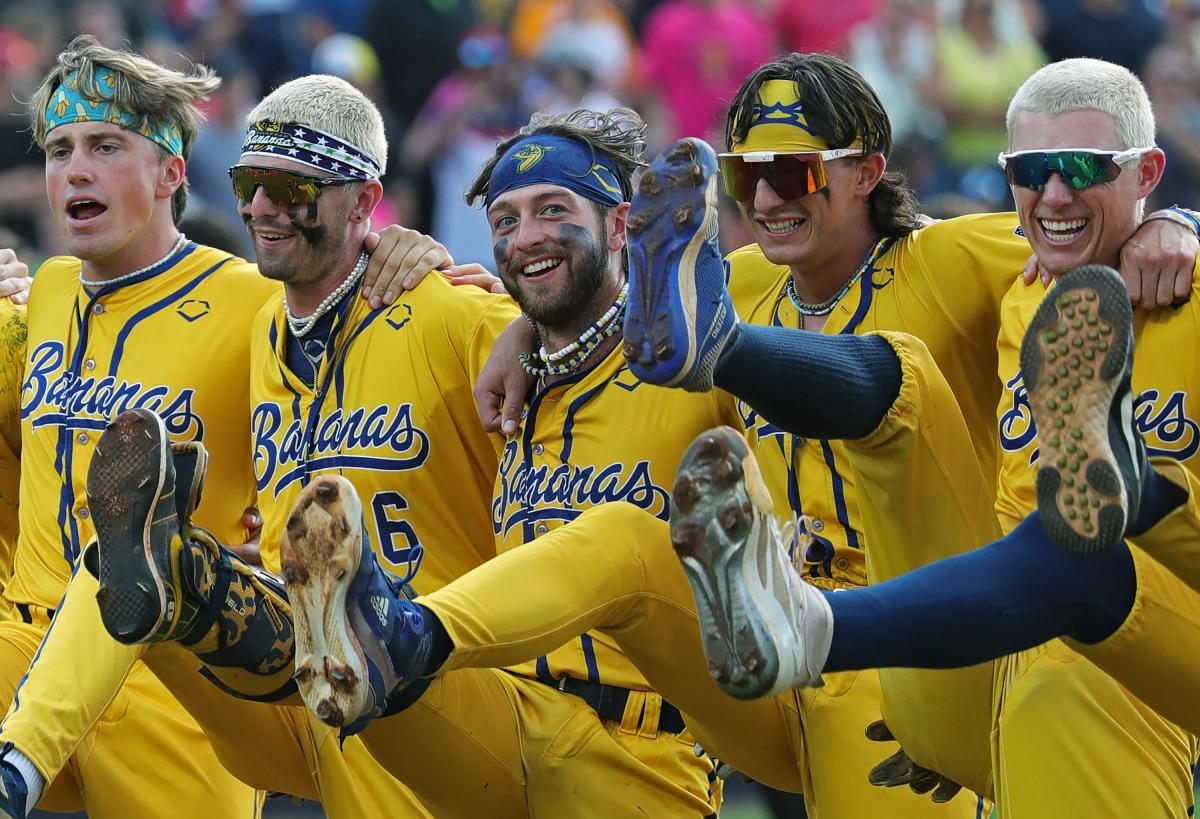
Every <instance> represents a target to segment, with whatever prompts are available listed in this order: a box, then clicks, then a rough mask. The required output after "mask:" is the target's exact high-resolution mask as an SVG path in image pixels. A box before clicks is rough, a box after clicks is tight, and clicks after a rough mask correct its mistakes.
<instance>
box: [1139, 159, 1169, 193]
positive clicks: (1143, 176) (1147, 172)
mask: <svg viewBox="0 0 1200 819" xmlns="http://www.w3.org/2000/svg"><path fill="white" fill-rule="evenodd" d="M1166 167H1167V155H1166V154H1164V153H1163V152H1162V149H1161V148H1153V149H1151V150H1150V151H1147V152H1146V154H1145V155H1144V156H1142V159H1141V161H1140V162H1138V199H1145V198H1146V197H1147V196H1149V195H1150V194H1151V192H1153V190H1154V189H1155V188H1157V187H1158V183H1159V181H1160V180H1161V179H1162V177H1163V171H1164V169H1165V168H1166Z"/></svg>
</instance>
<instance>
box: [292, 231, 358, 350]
mask: <svg viewBox="0 0 1200 819" xmlns="http://www.w3.org/2000/svg"><path fill="white" fill-rule="evenodd" d="M368 259H369V257H368V256H367V253H366V251H363V252H362V253H360V254H358V261H357V262H355V263H354V268H353V269H352V270H351V271H350V274H349V275H348V276H346V278H344V279H342V281H341V283H340V284H338V286H337V287H335V288H333V292H332V293H330V294H329V295H328V296H326V297H325V298H323V299H322V300H321V303H320V304H318V305H317V309H316V310H313V311H312V313H310V314H309V315H307V316H302V317H300V318H297V317H296V316H294V315H292V308H291V306H290V305H288V303H287V297H286V296H285V297H284V299H283V312H284V314H285V315H286V316H287V323H288V329H289V330H291V331H292V335H293V336H295V337H296V338H300V337H301V336H303V335H304V334H305V333H307V332H308V331H309V330H311V329H312V328H313V327H314V326H315V325H316V323H317V322H318V321H320V319H321V316H323V315H325V314H326V313H328V312H329V310H330V308H332V307H333V306H334V305H335V304H337V303H338V302H339V301H341V300H342V296H344V295H346V294H347V293H349V292H350V288H352V287H354V286H355V285H356V284H358V281H359V279H361V278H362V275H363V272H364V271H365V270H366V269H367V261H368Z"/></svg>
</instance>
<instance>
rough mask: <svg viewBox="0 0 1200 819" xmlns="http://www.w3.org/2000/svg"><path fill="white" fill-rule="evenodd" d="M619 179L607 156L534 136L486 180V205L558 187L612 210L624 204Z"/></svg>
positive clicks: (552, 138) (576, 144)
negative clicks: (536, 188) (532, 188)
mask: <svg viewBox="0 0 1200 819" xmlns="http://www.w3.org/2000/svg"><path fill="white" fill-rule="evenodd" d="M620 179H621V175H620V174H619V173H618V172H617V166H616V163H614V162H613V161H612V160H611V159H610V158H609V157H608V156H606V155H605V154H603V153H600V152H598V151H594V150H592V148H591V146H590V145H587V144H586V143H584V142H580V141H579V140H576V139H571V138H570V137H562V136H552V135H550V134H536V135H534V136H527V137H525V138H523V139H520V140H518V141H517V142H515V143H513V145H512V147H510V148H509V149H508V150H507V151H505V152H504V156H502V157H500V161H499V162H497V163H496V167H495V168H494V169H493V170H492V177H491V179H489V180H488V192H487V201H486V203H485V206H490V205H491V204H492V202H494V201H496V197H497V196H499V195H500V194H502V193H504V192H505V191H510V190H513V189H514V188H524V187H526V186H527V185H542V184H549V185H561V186H562V187H564V188H568V189H570V190H573V191H575V192H576V193H577V194H579V195H580V196H582V197H584V198H585V199H591V200H592V201H593V202H599V203H600V204H601V205H608V206H610V207H611V206H614V205H619V204H621V203H622V202H624V201H625V194H624V193H623V192H622V190H621V182H620Z"/></svg>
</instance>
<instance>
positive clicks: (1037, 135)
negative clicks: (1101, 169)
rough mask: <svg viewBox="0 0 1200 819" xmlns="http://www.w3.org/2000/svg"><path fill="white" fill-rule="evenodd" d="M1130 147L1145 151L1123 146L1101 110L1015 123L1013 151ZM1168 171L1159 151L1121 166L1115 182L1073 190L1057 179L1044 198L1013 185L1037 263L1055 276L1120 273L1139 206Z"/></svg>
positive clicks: (1027, 116)
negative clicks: (1084, 269) (1106, 269)
mask: <svg viewBox="0 0 1200 819" xmlns="http://www.w3.org/2000/svg"><path fill="white" fill-rule="evenodd" d="M1130 147H1143V146H1129V145H1125V144H1124V143H1123V141H1122V140H1121V138H1120V137H1119V136H1118V135H1117V129H1116V124H1115V123H1114V122H1113V119H1112V117H1110V116H1109V115H1108V114H1105V113H1103V112H1101V111H1095V110H1085V111H1070V112H1068V113H1065V114H1058V115H1054V114H1044V113H1034V112H1032V111H1021V112H1019V113H1018V114H1017V115H1016V118H1015V119H1014V120H1013V126H1012V135H1011V139H1010V148H1009V150H1010V151H1013V152H1015V151H1028V150H1047V151H1049V150H1054V149H1056V148H1096V149H1100V150H1107V151H1122V150H1125V149H1127V148H1130ZM1163 165H1164V159H1163V153H1162V151H1160V150H1158V149H1157V148H1156V149H1154V150H1152V151H1149V152H1148V153H1146V154H1144V155H1143V156H1142V157H1141V158H1140V159H1136V160H1133V161H1132V162H1128V163H1126V164H1124V165H1122V166H1121V174H1120V176H1118V177H1117V178H1116V179H1114V180H1113V181H1111V182H1103V183H1100V184H1098V185H1092V186H1090V187H1086V188H1082V189H1080V190H1074V189H1072V188H1071V187H1070V186H1069V185H1067V184H1066V183H1065V182H1064V181H1063V179H1062V177H1061V176H1059V175H1058V174H1052V175H1051V176H1050V179H1049V180H1048V181H1047V183H1046V186H1045V188H1044V189H1043V190H1041V191H1040V192H1039V191H1033V190H1029V189H1028V188H1022V187H1018V186H1015V185H1014V186H1012V192H1013V198H1014V199H1015V201H1016V204H1017V214H1018V215H1019V216H1020V219H1021V226H1022V228H1023V229H1024V231H1025V236H1026V237H1027V238H1028V239H1029V244H1030V245H1031V246H1032V247H1033V250H1034V252H1035V253H1037V256H1038V260H1039V261H1040V262H1041V263H1042V265H1043V266H1044V267H1045V268H1046V269H1047V270H1049V271H1050V272H1052V273H1055V274H1060V273H1065V272H1066V271H1068V270H1071V269H1072V268H1075V267H1078V266H1080V265H1084V264H1092V263H1096V264H1107V265H1111V266H1113V267H1115V266H1116V265H1117V263H1118V261H1119V260H1120V254H1121V246H1122V245H1123V244H1124V243H1125V241H1126V240H1127V239H1128V238H1129V237H1130V236H1132V235H1133V233H1134V231H1135V230H1136V229H1137V226H1138V223H1139V222H1140V219H1141V213H1140V201H1141V200H1142V199H1144V198H1145V197H1146V196H1148V195H1149V194H1150V192H1151V191H1153V190H1154V187H1155V186H1156V185H1157V184H1158V180H1159V179H1160V178H1161V177H1162V171H1163Z"/></svg>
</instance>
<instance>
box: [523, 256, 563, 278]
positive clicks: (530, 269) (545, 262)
mask: <svg viewBox="0 0 1200 819" xmlns="http://www.w3.org/2000/svg"><path fill="white" fill-rule="evenodd" d="M561 261H562V259H542V260H541V261H540V262H534V263H533V264H527V265H525V266H524V267H522V268H521V272H522V273H524V274H525V275H526V276H532V275H533V274H534V273H541V272H542V271H543V270H549V269H550V268H552V267H554V266H555V265H556V264H558V263H559V262H561Z"/></svg>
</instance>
